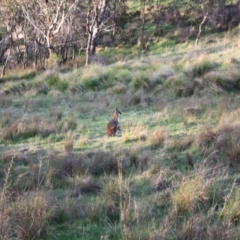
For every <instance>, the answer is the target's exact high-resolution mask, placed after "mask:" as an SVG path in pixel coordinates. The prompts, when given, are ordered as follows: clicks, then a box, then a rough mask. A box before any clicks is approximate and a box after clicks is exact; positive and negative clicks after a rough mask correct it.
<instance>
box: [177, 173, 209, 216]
mask: <svg viewBox="0 0 240 240" xmlns="http://www.w3.org/2000/svg"><path fill="white" fill-rule="evenodd" d="M207 199H208V196H207V185H206V183H205V182H204V181H203V178H202V177H201V176H195V177H192V178H191V177H190V178H189V177H186V178H184V179H183V180H182V181H180V182H179V184H178V185H177V187H176V188H175V190H174V191H173V193H172V205H173V207H174V208H175V209H176V210H177V211H178V212H186V211H189V210H190V209H191V208H193V207H194V204H196V203H197V202H202V201H205V200H207Z"/></svg>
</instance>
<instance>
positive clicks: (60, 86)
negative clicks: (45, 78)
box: [57, 81, 69, 92]
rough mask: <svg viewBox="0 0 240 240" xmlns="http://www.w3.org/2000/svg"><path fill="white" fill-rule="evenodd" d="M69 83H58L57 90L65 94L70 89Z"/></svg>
mask: <svg viewBox="0 0 240 240" xmlns="http://www.w3.org/2000/svg"><path fill="white" fill-rule="evenodd" d="M68 86H69V83H68V82H67V81H59V82H58V83H57V89H58V90H59V91H60V92H65V91H66V90H67V89H68Z"/></svg>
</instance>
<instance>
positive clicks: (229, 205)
mask: <svg viewBox="0 0 240 240" xmlns="http://www.w3.org/2000/svg"><path fill="white" fill-rule="evenodd" d="M219 215H220V218H221V219H222V221H223V223H225V224H227V225H231V224H232V223H238V222H239V220H240V191H239V189H233V191H231V192H230V193H229V194H228V195H227V196H226V197H225V203H224V206H223V208H222V209H221V211H220V213H219Z"/></svg>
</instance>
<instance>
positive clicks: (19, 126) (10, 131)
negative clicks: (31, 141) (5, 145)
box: [1, 116, 57, 140]
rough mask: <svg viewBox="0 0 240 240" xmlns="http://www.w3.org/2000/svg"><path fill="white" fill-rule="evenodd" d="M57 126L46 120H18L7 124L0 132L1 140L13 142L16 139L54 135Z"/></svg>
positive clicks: (33, 118)
mask: <svg viewBox="0 0 240 240" xmlns="http://www.w3.org/2000/svg"><path fill="white" fill-rule="evenodd" d="M56 130H57V126H56V125H55V124H54V123H50V122H48V121H46V120H41V119H40V118H38V117H36V116H33V117H31V118H30V119H18V120H16V121H14V122H13V123H10V124H8V125H7V126H6V127H5V128H4V129H2V132H1V138H2V140H13V139H14V138H17V137H22V138H28V137H33V136H36V135H40V136H41V137H47V136H49V135H50V134H51V133H55V132H56Z"/></svg>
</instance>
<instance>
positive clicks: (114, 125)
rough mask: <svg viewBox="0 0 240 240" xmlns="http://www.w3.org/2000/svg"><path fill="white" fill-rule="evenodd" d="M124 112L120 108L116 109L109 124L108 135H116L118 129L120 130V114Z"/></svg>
mask: <svg viewBox="0 0 240 240" xmlns="http://www.w3.org/2000/svg"><path fill="white" fill-rule="evenodd" d="M119 114H122V113H121V112H120V111H119V110H118V109H116V110H115V112H114V115H113V118H112V119H111V120H110V121H109V122H108V124H107V135H108V136H109V137H112V136H116V133H117V131H120V126H119V121H118V115H119Z"/></svg>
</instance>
